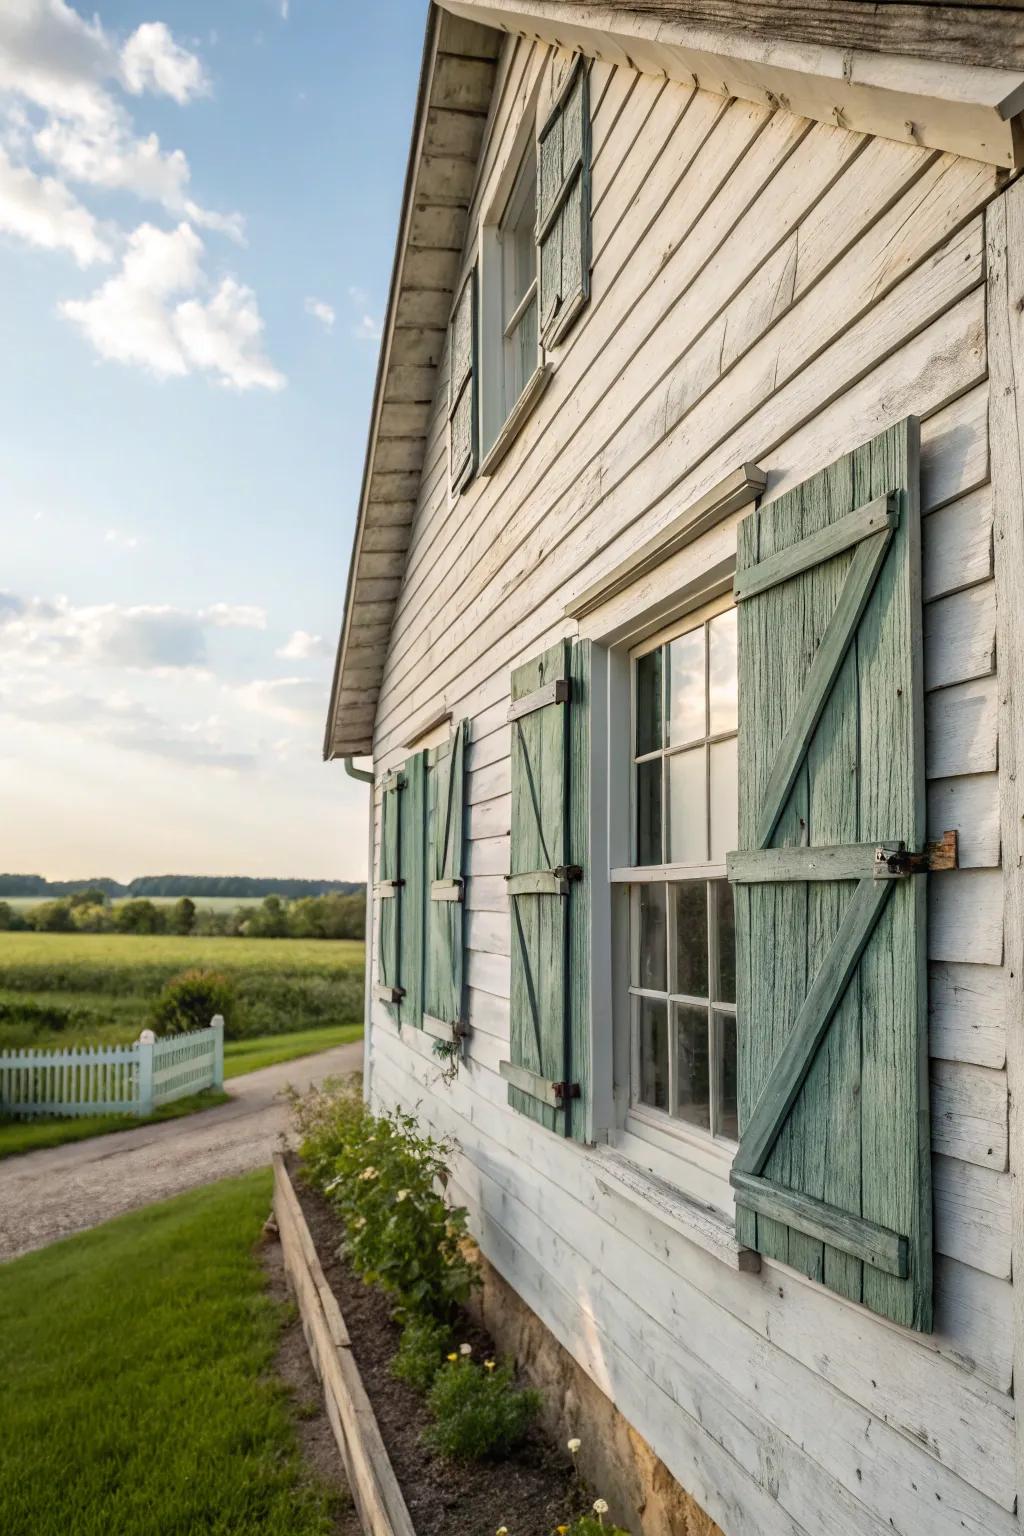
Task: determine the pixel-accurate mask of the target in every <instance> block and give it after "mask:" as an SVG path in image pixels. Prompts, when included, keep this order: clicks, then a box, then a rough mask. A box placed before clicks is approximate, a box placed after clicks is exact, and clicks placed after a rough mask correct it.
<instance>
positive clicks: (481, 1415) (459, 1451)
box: [423, 1356, 540, 1461]
mask: <svg viewBox="0 0 1024 1536" xmlns="http://www.w3.org/2000/svg"><path fill="white" fill-rule="evenodd" d="M427 1405H428V1407H429V1408H430V1412H431V1414H432V1415H433V1419H434V1422H433V1424H431V1425H429V1426H428V1428H427V1429H426V1430H424V1432H423V1438H424V1441H425V1442H426V1444H427V1445H429V1446H430V1447H431V1449H432V1450H435V1451H440V1452H441V1453H442V1455H444V1456H455V1457H457V1458H458V1459H459V1460H461V1461H483V1460H485V1459H487V1458H488V1457H492V1456H504V1455H506V1454H507V1453H508V1452H509V1451H512V1450H514V1449H515V1447H516V1446H517V1445H519V1444H520V1443H521V1442H522V1440H523V1439H524V1438H525V1436H526V1434H527V1432H528V1431H529V1428H530V1425H531V1424H532V1423H533V1421H534V1419H535V1418H536V1416H537V1413H538V1411H539V1409H540V1393H539V1392H534V1391H533V1390H532V1388H519V1387H517V1386H516V1384H515V1380H514V1378H513V1374H512V1367H511V1366H510V1365H498V1366H496V1365H494V1363H493V1361H488V1362H487V1364H486V1365H477V1364H476V1363H475V1362H474V1361H473V1360H471V1359H469V1358H468V1357H465V1356H456V1357H455V1358H454V1359H452V1358H449V1360H448V1363H447V1364H446V1365H445V1367H444V1369H443V1370H441V1371H439V1372H438V1374H437V1376H436V1377H435V1378H434V1384H433V1386H432V1387H431V1389H430V1393H429V1395H428V1397H427Z"/></svg>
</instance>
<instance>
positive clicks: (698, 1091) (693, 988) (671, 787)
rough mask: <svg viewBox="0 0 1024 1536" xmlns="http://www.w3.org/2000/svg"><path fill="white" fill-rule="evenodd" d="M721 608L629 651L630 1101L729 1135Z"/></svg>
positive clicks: (644, 1111)
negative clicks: (630, 698) (630, 825)
mask: <svg viewBox="0 0 1024 1536" xmlns="http://www.w3.org/2000/svg"><path fill="white" fill-rule="evenodd" d="M719 609H720V610H721V611H711V612H709V614H708V615H707V616H705V617H703V619H700V618H699V617H694V618H690V619H688V620H685V621H683V622H682V623H680V624H679V625H678V626H676V627H675V628H674V629H673V630H671V631H669V632H667V633H666V634H663V635H659V636H656V637H654V638H653V639H652V640H649V641H647V642H645V643H644V645H642V646H639V647H637V649H636V650H635V651H634V652H633V653H632V655H631V657H630V671H631V693H632V740H631V757H632V820H633V858H632V867H631V869H630V871H629V879H630V890H629V975H628V992H629V1006H628V1012H629V1027H630V1050H629V1060H630V1091H629V1100H630V1107H631V1110H632V1111H633V1112H634V1113H636V1114H639V1115H640V1116H642V1117H645V1118H651V1117H653V1118H655V1119H657V1120H661V1122H662V1123H663V1124H667V1125H675V1126H676V1127H677V1128H680V1129H683V1130H685V1131H686V1132H687V1133H693V1134H697V1135H698V1136H702V1137H708V1138H721V1139H724V1140H726V1141H735V1140H736V1136H737V1123H736V964H735V942H734V925H733V904H732V890H731V887H730V886H729V884H728V882H727V880H726V878H725V874H726V871H725V856H726V853H727V852H728V851H729V850H731V849H733V848H735V846H736V841H737V744H736V734H737V694H736V676H737V668H736V660H737V657H736V611H735V609H734V608H731V607H728V608H724V609H722V605H721V604H720V605H719Z"/></svg>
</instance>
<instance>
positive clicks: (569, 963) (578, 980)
mask: <svg viewBox="0 0 1024 1536" xmlns="http://www.w3.org/2000/svg"><path fill="white" fill-rule="evenodd" d="M589 686H590V643H589V641H576V642H574V643H570V642H569V641H567V640H563V641H559V643H558V644H557V645H554V646H552V647H551V648H550V649H549V650H547V651H545V652H544V653H543V654H542V655H541V656H538V657H537V658H536V659H535V660H534V661H531V662H527V663H526V665H524V666H521V667H517V668H516V670H515V671H514V672H513V674H512V704H511V708H510V710H509V719H510V721H511V723H512V735H511V752H512V827H511V846H510V871H511V873H510V874H509V877H508V894H509V917H510V926H511V940H510V943H511V968H512V978H511V980H512V984H511V1004H510V1039H509V1054H510V1057H511V1060H509V1061H503V1062H502V1063H501V1073H502V1076H503V1077H505V1078H506V1079H507V1080H508V1083H509V1089H508V1098H509V1103H510V1104H511V1105H512V1106H513V1108H514V1109H518V1110H519V1111H520V1112H521V1113H522V1114H524V1115H529V1116H530V1118H531V1119H533V1120H537V1121H538V1122H539V1123H540V1124H541V1125H544V1126H547V1128H548V1129H549V1130H554V1131H558V1132H560V1133H561V1134H563V1135H573V1136H576V1137H577V1138H579V1139H583V1137H584V1136H585V1133H586V1110H587V1097H588V1084H589V1061H590V1056H589V1032H588V1028H589V1000H590V992H589V975H590V870H589V868H588V857H587V854H588V848H589V767H590V724H589V721H590V708H589Z"/></svg>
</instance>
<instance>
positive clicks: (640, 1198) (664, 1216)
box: [590, 1148, 761, 1274]
mask: <svg viewBox="0 0 1024 1536" xmlns="http://www.w3.org/2000/svg"><path fill="white" fill-rule="evenodd" d="M590 1162H591V1166H592V1167H593V1169H594V1176H595V1178H596V1179H597V1182H598V1184H599V1185H600V1187H601V1188H602V1189H603V1190H604V1191H605V1193H606V1194H609V1195H614V1196H618V1197H619V1198H620V1199H623V1200H627V1201H628V1202H629V1204H630V1205H635V1206H636V1207H637V1208H638V1209H639V1210H641V1211H643V1213H644V1214H645V1215H646V1216H651V1217H653V1218H654V1220H655V1221H660V1222H661V1223H662V1225H663V1226H666V1227H671V1229H672V1231H673V1232H678V1233H679V1235H680V1237H684V1238H686V1240H687V1242H690V1243H695V1244H696V1245H697V1247H698V1248H703V1249H704V1251H705V1252H706V1253H710V1254H711V1255H712V1256H713V1257H714V1258H716V1259H719V1260H720V1261H721V1262H722V1263H723V1264H725V1265H727V1267H728V1268H729V1269H735V1270H742V1271H744V1272H745V1273H747V1274H756V1273H757V1271H758V1270H759V1269H760V1268H761V1255H760V1254H759V1253H755V1252H754V1250H753V1249H752V1248H745V1247H744V1246H743V1244H742V1243H739V1242H737V1240H736V1233H735V1229H734V1227H733V1223H732V1221H731V1220H730V1219H729V1217H728V1216H726V1215H724V1214H723V1212H721V1211H718V1210H716V1209H715V1207H714V1206H712V1205H706V1204H704V1202H703V1201H700V1200H692V1199H690V1198H689V1197H688V1196H687V1195H684V1194H682V1193H681V1191H680V1190H678V1189H676V1188H675V1187H674V1185H672V1184H669V1183H668V1181H667V1180H666V1179H662V1178H659V1177H658V1175H657V1174H656V1173H650V1172H649V1171H648V1170H647V1169H646V1168H641V1167H639V1166H638V1165H637V1164H636V1163H634V1162H631V1161H630V1160H629V1159H628V1158H626V1157H623V1156H621V1154H620V1153H618V1152H612V1151H610V1150H608V1149H605V1148H601V1149H599V1150H597V1151H595V1152H592V1153H591V1154H590Z"/></svg>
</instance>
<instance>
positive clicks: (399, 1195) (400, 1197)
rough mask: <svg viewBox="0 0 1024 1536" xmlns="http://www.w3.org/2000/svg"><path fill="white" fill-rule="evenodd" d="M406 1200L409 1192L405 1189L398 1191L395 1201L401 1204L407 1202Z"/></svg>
mask: <svg viewBox="0 0 1024 1536" xmlns="http://www.w3.org/2000/svg"><path fill="white" fill-rule="evenodd" d="M408 1198H409V1191H408V1190H407V1189H400V1190H399V1191H398V1193H397V1194H396V1196H395V1199H396V1200H397V1201H398V1202H399V1204H401V1202H402V1201H403V1200H408Z"/></svg>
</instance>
